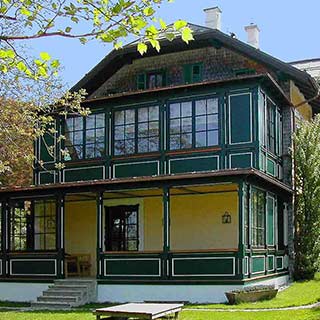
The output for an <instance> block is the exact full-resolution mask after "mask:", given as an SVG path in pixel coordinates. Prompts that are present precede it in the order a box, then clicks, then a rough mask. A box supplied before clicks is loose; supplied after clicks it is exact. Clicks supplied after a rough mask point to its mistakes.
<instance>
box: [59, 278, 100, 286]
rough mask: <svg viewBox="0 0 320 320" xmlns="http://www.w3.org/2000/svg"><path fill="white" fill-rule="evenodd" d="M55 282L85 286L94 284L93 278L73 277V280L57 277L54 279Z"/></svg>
mask: <svg viewBox="0 0 320 320" xmlns="http://www.w3.org/2000/svg"><path fill="white" fill-rule="evenodd" d="M54 283H55V284H58V285H60V284H63V285H64V284H67V285H86V286H94V285H95V280H85V279H84V280H82V279H79V280H78V279H74V280H69V279H58V280H55V281H54Z"/></svg>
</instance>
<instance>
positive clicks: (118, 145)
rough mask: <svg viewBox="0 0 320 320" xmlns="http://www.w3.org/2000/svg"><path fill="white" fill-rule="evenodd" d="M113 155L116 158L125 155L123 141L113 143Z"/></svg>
mask: <svg viewBox="0 0 320 320" xmlns="http://www.w3.org/2000/svg"><path fill="white" fill-rule="evenodd" d="M114 154H115V155H116V156H117V155H122V154H125V148H124V140H118V141H115V143H114Z"/></svg>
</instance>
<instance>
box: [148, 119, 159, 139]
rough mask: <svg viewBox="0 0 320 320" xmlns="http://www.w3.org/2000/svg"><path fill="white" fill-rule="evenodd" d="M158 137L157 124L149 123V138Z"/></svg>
mask: <svg viewBox="0 0 320 320" xmlns="http://www.w3.org/2000/svg"><path fill="white" fill-rule="evenodd" d="M152 136H159V122H158V121H157V122H155V121H154V122H150V123H149V137H152Z"/></svg>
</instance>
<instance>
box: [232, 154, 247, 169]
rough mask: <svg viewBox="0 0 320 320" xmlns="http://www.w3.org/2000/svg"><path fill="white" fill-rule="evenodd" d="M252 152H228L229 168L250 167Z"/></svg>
mask: <svg viewBox="0 0 320 320" xmlns="http://www.w3.org/2000/svg"><path fill="white" fill-rule="evenodd" d="M251 157H252V154H251V153H250V154H249V153H248V154H236V153H234V154H230V167H231V168H251V167H252V164H251Z"/></svg>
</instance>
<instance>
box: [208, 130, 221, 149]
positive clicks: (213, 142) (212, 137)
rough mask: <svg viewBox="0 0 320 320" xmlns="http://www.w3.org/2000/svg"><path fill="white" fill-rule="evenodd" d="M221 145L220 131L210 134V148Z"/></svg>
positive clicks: (210, 132)
mask: <svg viewBox="0 0 320 320" xmlns="http://www.w3.org/2000/svg"><path fill="white" fill-rule="evenodd" d="M218 144H219V136H218V131H209V132H208V146H216V145H218Z"/></svg>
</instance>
